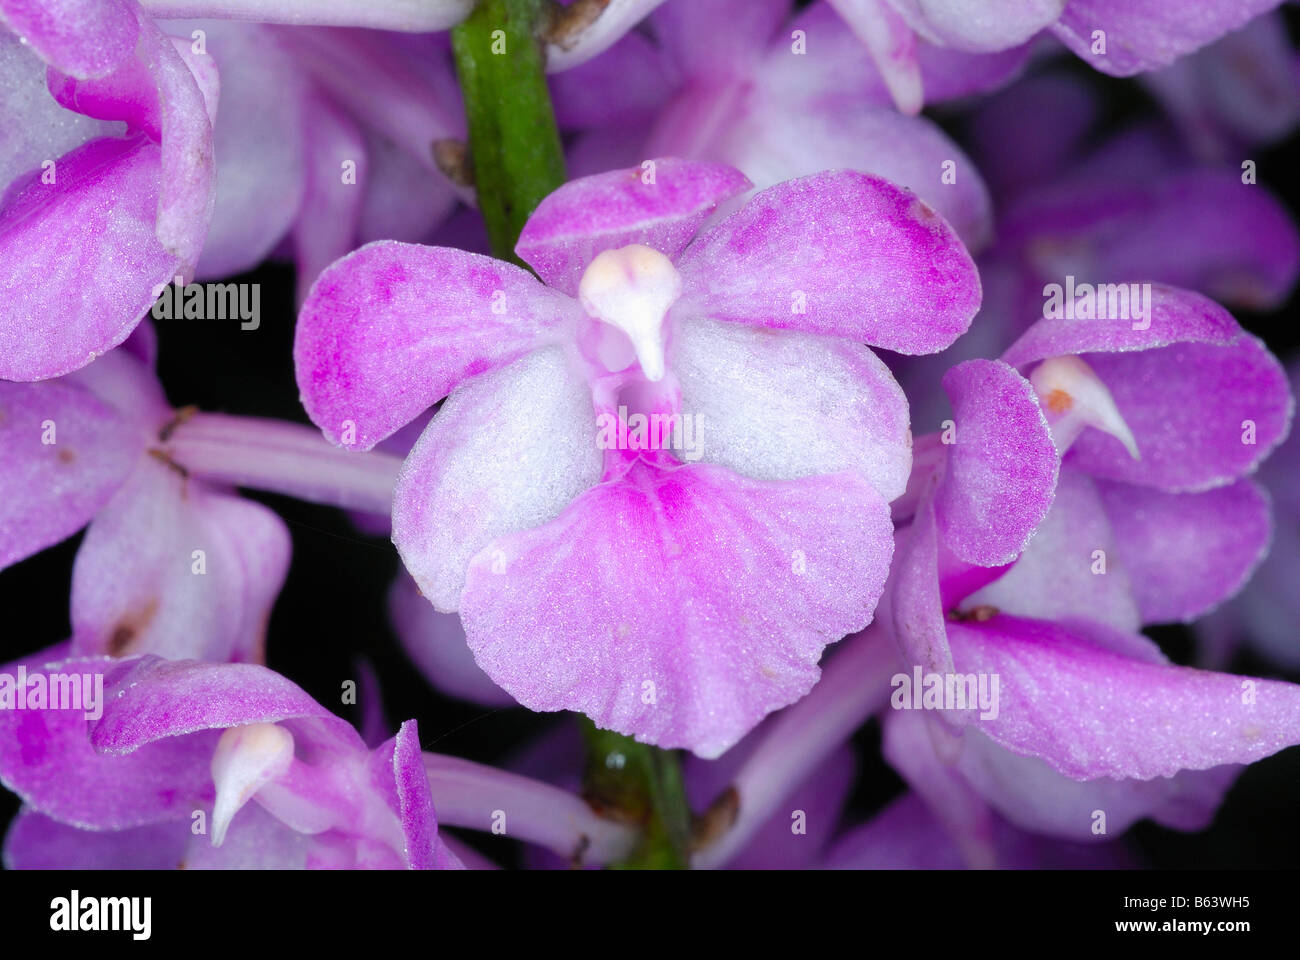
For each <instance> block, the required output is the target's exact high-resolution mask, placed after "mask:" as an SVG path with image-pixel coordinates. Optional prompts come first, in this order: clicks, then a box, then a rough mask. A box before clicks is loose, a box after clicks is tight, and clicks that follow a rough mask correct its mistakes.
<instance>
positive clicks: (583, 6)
mask: <svg viewBox="0 0 1300 960" xmlns="http://www.w3.org/2000/svg"><path fill="white" fill-rule="evenodd" d="M609 3H610V0H573V3H571V4H569V5H568V6H566V7H561V6H559V5H556V4H552V5H550V6H549V7H547V8H546V17H545V19H544V21H543V23H542V30H541V33H542V38H543V39H544V40H546V41H547V42H548V43H554V44H558V45H559V46H561V47H564V48H565V49H568V47H569V45H570V44H571V43H573V42H574V41H575V40H577V38H578V35H579V34H580V33H582V31H584V30H586V29H587V27H589V26H591V25H592V24H593V23H595V22H596V18H597V17H599V16H600V15H601V14H602V13H604V11H605V8H606V7H608V6H609Z"/></svg>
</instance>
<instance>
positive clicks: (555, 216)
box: [515, 157, 751, 296]
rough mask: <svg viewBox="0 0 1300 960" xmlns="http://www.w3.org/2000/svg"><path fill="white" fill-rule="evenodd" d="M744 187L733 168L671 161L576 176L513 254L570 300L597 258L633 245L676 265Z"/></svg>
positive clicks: (535, 218)
mask: <svg viewBox="0 0 1300 960" xmlns="http://www.w3.org/2000/svg"><path fill="white" fill-rule="evenodd" d="M750 186H751V184H750V182H749V180H747V179H746V178H745V176H744V175H743V174H742V173H741V172H740V171H739V170H734V169H732V168H731V167H728V166H723V165H722V164H716V163H695V162H691V161H687V160H679V159H677V158H675V157H661V158H658V159H656V160H648V161H646V164H645V165H643V166H642V167H634V168H632V169H631V170H611V171H609V172H608V173H599V174H596V175H595V176H590V177H582V178H580V179H578V180H573V181H570V182H569V183H566V184H565V185H564V186H562V187H560V188H559V189H558V190H556V191H555V192H554V193H552V194H551V195H550V196H548V197H546V199H544V200H543V201H542V202H541V203H539V204H538V205H537V209H536V210H534V211H533V215H532V216H531V217H529V218H528V222H527V223H526V224H524V229H523V232H522V233H520V234H519V243H518V244H517V245H516V246H515V252H516V253H517V254H519V256H520V257H522V258H523V259H524V260H526V261H527V262H528V264H529V265H530V266H531V267H532V268H533V269H534V270H536V271H537V275H538V276H539V277H541V278H542V280H543V281H544V282H545V283H546V284H547V286H550V287H554V288H555V289H557V290H561V291H563V292H564V293H567V294H569V295H570V296H576V295H577V292H578V281H579V280H580V279H581V278H582V273H583V271H584V270H585V269H586V268H587V266H588V264H590V263H591V261H592V260H594V259H595V257H596V254H598V253H601V252H602V251H605V250H615V249H618V248H619V247H626V246H628V245H630V244H634V243H639V244H642V245H643V246H647V247H651V248H652V249H655V250H658V251H659V252H660V253H662V254H664V255H665V256H666V257H668V258H669V259H670V260H675V259H676V258H677V256H678V255H679V254H680V253H681V252H682V250H684V249H685V248H686V245H687V244H688V243H690V241H691V238H692V237H694V236H695V232H696V231H697V230H698V229H699V228H700V224H702V223H703V222H704V219H705V217H707V216H708V215H709V214H710V213H711V212H713V210H714V208H715V207H717V205H718V204H719V203H721V202H722V201H723V200H726V199H727V198H729V197H733V196H736V195H737V194H740V193H744V192H745V191H746V190H748V189H749V188H750Z"/></svg>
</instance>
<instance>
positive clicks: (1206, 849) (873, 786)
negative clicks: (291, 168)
mask: <svg viewBox="0 0 1300 960" xmlns="http://www.w3.org/2000/svg"><path fill="white" fill-rule="evenodd" d="M1288 15H1289V16H1290V18H1291V19H1290V26H1291V28H1292V36H1293V40H1294V39H1295V38H1296V34H1297V31H1296V29H1295V28H1296V20H1297V17H1296V14H1295V12H1294V11H1289V12H1288ZM1057 65H1058V66H1059V65H1066V66H1067V68H1068V69H1073V70H1075V71H1076V72H1077V73H1078V74H1079V75H1080V76H1083V77H1085V78H1086V79H1087V81H1088V82H1089V83H1091V84H1093V85H1094V86H1095V88H1096V89H1097V90H1098V92H1099V93H1100V94H1101V95H1102V97H1103V98H1104V100H1105V102H1106V104H1107V105H1108V110H1109V113H1110V116H1109V119H1108V123H1109V124H1110V125H1111V126H1115V125H1118V124H1120V123H1122V122H1123V121H1125V120H1127V119H1132V118H1134V117H1138V116H1141V115H1143V114H1147V113H1154V112H1155V111H1156V107H1155V105H1154V103H1153V102H1152V101H1151V100H1149V99H1148V98H1147V97H1146V95H1145V94H1144V93H1143V92H1142V90H1141V88H1140V87H1139V85H1138V84H1137V83H1136V82H1135V81H1133V80H1115V79H1112V78H1108V77H1105V76H1103V75H1101V74H1098V73H1096V72H1094V71H1092V70H1090V69H1089V68H1087V67H1086V66H1084V65H1083V64H1082V63H1081V62H1079V61H1078V60H1075V59H1074V58H1071V57H1066V58H1062V59H1061V60H1060V61H1058V63H1057ZM938 119H940V121H941V122H943V123H944V125H945V126H946V127H947V128H948V129H949V132H950V133H952V134H953V135H954V136H955V137H956V138H957V139H958V140H959V141H961V140H962V129H961V126H960V122H958V123H956V124H955V125H953V124H949V123H947V122H946V120H945V119H944V118H943V117H942V116H939V117H938ZM1252 155H1253V156H1255V157H1256V159H1258V161H1259V163H1258V169H1259V171H1260V181H1261V183H1267V185H1268V186H1269V187H1270V188H1271V189H1273V190H1274V191H1275V192H1276V193H1277V194H1278V195H1279V196H1281V197H1282V198H1283V200H1284V202H1285V203H1286V204H1287V206H1288V207H1289V208H1290V209H1291V210H1292V211H1293V212H1295V211H1300V187H1298V186H1297V183H1296V180H1295V178H1294V176H1281V175H1279V174H1280V172H1286V173H1288V174H1289V173H1293V172H1294V171H1295V170H1296V169H1297V160H1300V139H1297V138H1295V137H1293V138H1292V139H1290V140H1288V141H1287V142H1285V143H1282V144H1280V145H1278V146H1276V147H1274V148H1272V149H1269V150H1263V151H1255V152H1254V153H1253V154H1252ZM1270 174H1272V176H1271V177H1270ZM234 279H237V280H239V281H243V282H252V283H260V284H261V285H262V291H261V295H262V322H261V326H260V328H259V329H258V330H256V331H241V330H240V329H239V326H238V321H193V320H191V321H185V320H173V321H159V322H158V323H157V326H158V334H159V343H160V350H159V366H160V375H161V378H162V382H163V384H164V386H165V388H166V391H167V395H168V397H169V399H170V400H171V401H172V403H173V405H174V406H177V407H180V406H184V405H187V404H196V405H198V406H199V407H201V408H202V409H204V410H209V411H222V412H228V413H236V414H250V415H257V416H268V417H278V418H282V419H286V420H294V421H299V422H302V423H306V422H308V421H307V419H306V416H305V414H304V413H303V411H302V408H301V406H300V405H299V403H298V390H297V386H296V384H295V382H294V376H293V363H292V346H293V325H294V304H293V283H294V275H293V269H292V267H291V266H287V265H283V264H266V265H264V266H262V267H261V268H259V269H258V270H256V271H254V272H252V273H249V274H246V275H243V276H241V277H238V278H234ZM1298 304H1300V298H1298V297H1297V296H1295V295H1293V296H1292V298H1291V300H1290V302H1288V303H1287V304H1286V306H1285V307H1284V308H1283V309H1282V310H1279V311H1277V312H1275V313H1272V314H1269V315H1255V314H1249V313H1242V312H1236V316H1237V317H1238V319H1239V320H1241V322H1242V323H1243V324H1244V325H1245V326H1246V327H1247V328H1249V329H1251V330H1252V331H1254V332H1255V333H1257V334H1259V335H1260V336H1261V337H1263V338H1264V340H1265V341H1266V342H1267V343H1268V344H1269V345H1270V347H1271V348H1272V349H1273V350H1274V352H1276V353H1277V354H1278V355H1279V356H1281V357H1282V358H1283V359H1284V360H1286V359H1288V358H1289V357H1291V356H1293V355H1294V354H1295V353H1296V351H1297V348H1298V347H1300V343H1298V339H1300V338H1298V337H1297V333H1296V329H1295V325H1294V320H1295V317H1296V310H1297V305H1298ZM69 319H70V322H75V318H69ZM1297 482H1300V478H1297ZM248 495H249V496H250V497H252V498H254V499H257V500H261V501H263V502H264V503H266V504H268V505H269V506H271V507H272V508H273V509H275V510H276V511H277V512H278V513H279V514H280V515H281V516H282V517H283V518H284V520H285V521H286V523H287V524H288V525H289V528H290V530H291V531H292V534H293V541H294V543H293V546H294V554H293V563H292V566H291V568H290V571H289V576H288V580H287V582H286V584H285V587H284V590H283V592H282V593H281V595H280V598H279V600H278V602H277V603H276V606H275V610H274V613H273V615H272V618H271V623H270V628H269V631H268V644H267V651H268V663H269V666H270V667H272V668H273V669H275V670H277V671H279V672H281V673H284V674H285V675H287V676H289V677H290V678H292V679H293V680H295V681H296V682H297V683H299V684H300V685H302V686H303V687H304V688H305V689H306V690H307V691H308V692H309V693H311V694H312V695H313V696H314V697H315V698H316V699H317V700H319V701H320V702H321V703H323V704H326V705H329V706H332V707H333V708H334V709H336V710H338V711H339V712H341V713H342V714H343V715H344V716H345V717H347V719H349V720H351V721H353V722H354V723H359V721H360V715H359V712H358V710H359V708H358V707H351V706H342V705H340V704H339V699H340V698H339V691H340V684H341V683H342V681H344V680H348V679H354V680H359V679H360V675H359V673H358V668H357V664H358V660H359V659H362V658H364V659H365V660H367V661H369V663H370V664H371V665H373V666H374V668H375V669H376V671H377V672H378V676H379V678H380V684H381V688H382V696H383V702H384V707H385V711H386V716H387V720H388V725H389V728H390V730H392V731H395V730H396V726H397V725H398V724H399V723H401V722H402V721H403V720H405V719H409V718H412V717H414V718H416V719H417V720H418V721H419V729H420V732H421V739H422V743H423V746H424V748H425V749H429V750H436V751H438V752H442V753H450V754H455V755H458V756H464V757H468V758H470V759H475V760H480V761H484V762H495V761H500V760H502V759H503V758H504V757H506V756H507V755H508V754H509V753H511V752H512V751H513V750H515V749H517V748H518V747H519V746H521V745H522V744H524V743H526V742H527V741H528V740H529V739H530V738H531V737H533V736H535V735H536V734H537V733H538V732H540V731H542V730H544V729H546V728H547V727H548V726H550V725H552V724H556V723H568V722H571V719H570V718H569V717H568V716H567V715H555V714H545V715H534V714H530V713H529V712H527V711H525V710H523V709H509V710H488V709H484V708H480V707H476V706H473V705H468V704H465V703H462V702H459V701H455V700H451V699H448V698H445V697H442V696H440V695H439V694H437V693H435V692H433V691H432V690H431V689H430V688H429V687H428V685H427V684H426V683H425V682H424V680H423V679H422V678H421V676H420V675H419V673H418V672H417V671H416V670H415V668H414V667H413V666H412V665H411V664H410V663H409V661H408V660H407V659H406V657H405V655H404V654H403V652H402V650H401V648H400V646H399V645H398V643H397V641H396V638H395V637H394V636H393V634H392V631H391V630H390V629H389V627H388V623H387V614H386V604H385V593H386V591H387V589H388V587H389V584H390V583H391V581H392V579H393V577H394V576H395V575H396V574H397V573H398V572H399V562H398V558H397V554H396V552H395V551H394V550H393V549H392V546H391V544H389V543H388V542H387V540H386V539H385V538H373V537H367V536H365V535H363V534H361V533H359V532H358V531H357V529H356V528H355V527H354V526H353V525H352V524H351V523H350V522H349V520H348V519H347V517H346V516H345V515H344V514H343V513H342V512H341V511H338V510H335V509H332V508H327V507H318V506H314V505H311V504H307V503H302V502H299V501H297V500H293V499H290V498H286V497H279V496H274V495H266V494H261V493H249V494H248ZM80 541H81V535H77V536H75V537H73V538H71V539H70V540H68V541H66V542H64V543H62V544H60V545H58V546H56V547H54V548H51V549H49V550H46V551H44V552H43V553H41V554H39V555H38V556H36V557H34V558H32V559H30V560H27V561H25V562H23V563H20V564H18V565H16V566H14V567H12V568H10V569H8V570H5V571H4V572H0V662H7V661H10V660H13V659H15V658H17V657H19V656H22V655H24V654H27V653H30V652H33V651H36V650H39V649H41V648H44V647H46V646H49V645H51V644H53V643H57V642H60V641H62V640H64V639H66V638H67V635H68V633H69V624H68V610H67V608H68V589H69V583H70V578H71V570H72V561H73V557H74V556H75V553H76V550H77V547H78V545H79V543H80ZM1297 587H1300V584H1298V585H1297ZM1148 632H1149V633H1151V635H1152V636H1154V637H1155V639H1157V640H1158V641H1159V642H1160V643H1161V645H1162V646H1163V647H1164V649H1165V651H1166V653H1168V654H1169V655H1170V656H1171V657H1172V658H1173V659H1174V660H1175V661H1176V662H1179V663H1188V662H1190V660H1191V649H1192V641H1191V637H1190V635H1189V633H1188V631H1186V630H1185V629H1183V628H1180V627H1172V628H1160V629H1157V630H1154V631H1148ZM1231 669H1232V670H1233V672H1237V673H1245V674H1253V675H1263V676H1279V674H1278V673H1277V672H1276V670H1275V668H1274V667H1272V666H1271V665H1270V664H1268V663H1264V662H1260V661H1258V660H1254V659H1251V658H1250V657H1249V656H1242V657H1240V658H1239V659H1238V660H1237V661H1235V662H1234V663H1232V665H1231ZM1281 676H1282V678H1284V679H1289V680H1291V681H1293V682H1300V675H1291V676H1286V675H1281ZM362 690H363V691H364V687H363V688H362ZM855 744H856V745H857V747H858V748H859V753H860V759H861V774H860V777H859V782H858V785H857V787H856V789H855V792H854V794H853V796H852V798H851V802H850V809H849V811H848V812H847V814H846V819H847V821H848V822H850V823H856V822H859V821H861V820H863V819H865V818H867V817H869V816H870V815H871V814H873V813H874V812H875V811H877V810H879V809H880V808H881V807H883V806H884V804H885V803H886V802H888V800H890V799H891V798H892V797H893V796H895V795H896V794H897V793H899V792H901V791H902V789H903V785H902V782H901V781H900V780H899V778H898V777H897V775H896V774H895V773H894V772H893V771H892V770H891V769H890V768H889V767H888V766H887V765H886V764H885V763H884V762H883V761H882V760H881V758H880V753H879V730H878V727H877V725H876V724H875V723H874V722H873V723H872V724H871V725H869V726H868V727H867V728H865V729H864V730H862V731H861V732H860V733H859V734H858V736H857V737H856V738H855ZM17 808H18V802H17V799H16V798H15V797H14V796H13V795H12V794H9V793H8V792H7V791H0V825H3V824H5V823H7V821H8V819H9V817H11V816H12V815H13V813H14V812H15V811H16V810H17ZM1297 814H1300V748H1296V747H1293V748H1291V749H1289V750H1286V751H1283V752H1282V753H1280V754H1277V755H1275V756H1273V757H1269V758H1267V759H1265V760H1262V761H1260V762H1258V763H1256V764H1254V765H1252V766H1251V767H1249V768H1248V769H1247V770H1246V772H1245V773H1244V774H1243V775H1242V776H1241V778H1240V779H1239V780H1238V782H1237V784H1236V785H1235V786H1234V788H1233V789H1232V791H1231V792H1230V793H1229V794H1228V796H1227V800H1226V802H1225V803H1224V804H1223V806H1222V808H1221V809H1220V811H1219V814H1218V816H1217V818H1216V820H1215V821H1214V823H1213V825H1212V826H1211V827H1210V828H1209V829H1207V830H1205V831H1203V832H1201V833H1197V834H1184V833H1179V832H1176V831H1170V830H1166V829H1163V828H1160V827H1157V826H1155V825H1153V824H1151V823H1149V822H1144V823H1141V824H1139V825H1138V826H1136V827H1135V828H1133V829H1132V830H1131V831H1130V832H1129V834H1128V835H1127V843H1128V844H1129V845H1130V847H1131V848H1132V849H1133V851H1134V852H1135V855H1136V857H1137V859H1138V861H1139V862H1142V863H1146V864H1148V865H1151V866H1159V867H1173V868H1182V867H1189V868H1191V867H1226V868H1233V867H1286V868H1292V867H1294V866H1295V865H1296V864H1297V862H1300V817H1298V816H1297ZM462 836H463V837H464V838H465V839H467V840H469V841H470V842H475V836H474V835H473V834H469V833H464V834H462ZM494 839H495V838H494ZM492 850H493V855H494V856H497V857H498V858H499V856H500V851H501V844H500V843H499V842H497V843H493V845H492Z"/></svg>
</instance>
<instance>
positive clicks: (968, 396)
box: [935, 360, 1058, 567]
mask: <svg viewBox="0 0 1300 960" xmlns="http://www.w3.org/2000/svg"><path fill="white" fill-rule="evenodd" d="M943 388H944V391H945V392H946V393H947V394H948V397H949V399H950V400H951V401H952V406H953V432H952V440H953V442H952V443H951V444H947V445H946V450H947V453H948V459H947V466H946V469H945V471H944V475H943V479H942V480H941V481H940V482H939V488H938V490H937V491H936V492H935V519H936V521H937V523H938V526H939V532H940V533H941V534H942V535H943V538H944V541H945V542H946V543H947V544H948V546H949V547H950V548H951V549H952V551H953V552H954V553H955V554H956V555H957V556H958V557H960V558H961V559H963V560H965V561H966V562H968V563H975V564H980V565H981V566H986V567H994V566H999V565H1001V564H1004V563H1009V562H1010V561H1011V560H1013V559H1015V557H1016V555H1017V554H1019V553H1020V551H1021V550H1023V549H1024V548H1025V545H1026V544H1027V543H1028V542H1029V538H1030V537H1031V536H1033V533H1034V530H1035V528H1036V527H1037V526H1038V524H1039V521H1041V520H1042V519H1043V517H1044V516H1045V515H1046V514H1047V510H1048V508H1049V507H1050V506H1051V504H1052V493H1053V490H1054V489H1055V488H1056V474H1057V469H1058V460H1057V455H1056V447H1055V446H1054V445H1053V443H1052V435H1051V433H1050V432H1049V431H1048V428H1047V420H1046V419H1045V418H1044V417H1043V412H1042V410H1041V409H1039V406H1038V399H1037V397H1036V396H1035V395H1034V390H1033V387H1032V386H1031V385H1030V384H1029V381H1027V380H1025V378H1024V377H1022V376H1020V375H1019V374H1018V373H1016V371H1015V370H1014V369H1012V368H1011V367H1010V366H1009V365H1007V364H1005V363H1003V362H1001V361H999V360H967V361H966V362H965V363H962V364H959V365H957V366H955V367H953V368H952V369H951V370H949V371H948V372H947V373H946V374H945V375H944V378H943Z"/></svg>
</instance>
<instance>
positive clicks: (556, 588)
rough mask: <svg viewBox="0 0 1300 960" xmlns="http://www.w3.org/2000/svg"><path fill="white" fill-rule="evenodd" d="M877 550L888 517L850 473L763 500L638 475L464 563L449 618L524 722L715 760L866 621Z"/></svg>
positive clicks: (683, 479) (743, 490) (722, 481)
mask: <svg viewBox="0 0 1300 960" xmlns="http://www.w3.org/2000/svg"><path fill="white" fill-rule="evenodd" d="M892 549H893V544H892V525H891V524H890V522H889V510H888V507H887V505H886V504H885V502H884V501H883V500H882V499H881V497H880V495H879V494H878V493H876V491H875V490H874V489H872V488H871V487H870V486H869V485H868V484H867V483H866V481H865V480H863V479H862V478H861V477H860V476H858V475H857V474H855V473H843V474H837V475H835V476H830V477H814V478H808V479H804V480H797V481H790V482H783V483H772V482H760V481H755V480H750V479H747V478H744V477H740V476H737V475H735V474H732V473H731V472H730V471H727V470H725V469H723V468H720V467H714V466H691V467H682V468H680V469H677V470H673V471H660V470H656V469H655V468H653V467H650V466H648V465H646V464H644V463H641V464H639V465H638V466H637V467H635V468H634V469H633V471H632V472H630V473H629V474H628V475H627V476H626V477H625V478H624V480H623V481H621V482H617V483H610V484H605V485H602V486H599V487H596V488H594V489H592V490H590V491H588V492H587V493H585V494H583V495H582V496H581V497H580V498H578V500H577V501H576V502H575V503H574V504H573V505H572V506H570V507H569V509H568V510H566V511H565V512H564V513H563V514H561V515H560V517H559V518H557V519H556V520H554V521H552V522H551V523H549V524H547V525H546V526H544V527H541V528H539V529H536V530H530V531H526V532H524V533H519V534H514V535H511V536H507V537H503V538H501V539H498V540H496V541H494V542H493V543H492V544H491V545H490V546H489V547H488V548H486V549H484V550H483V551H482V552H481V553H479V555H478V556H477V557H476V558H475V559H474V561H473V562H472V563H471V564H470V570H469V577H468V580H467V583H466V588H465V595H464V598H463V600H462V605H461V615H462V618H463V620H464V623H465V630H466V634H467V636H468V638H469V644H470V647H471V649H473V651H474V655H475V658H476V659H477V660H478V662H479V664H480V666H482V667H483V669H484V670H485V671H486V672H487V673H488V675H489V676H491V677H492V679H493V680H495V681H496V682H497V683H499V684H500V685H501V686H503V687H504V688H505V689H506V690H507V691H509V692H510V693H511V695H513V696H514V697H515V698H516V699H517V700H519V701H520V703H522V704H524V705H525V706H528V707H530V708H531V709H534V710H561V709H570V710H581V711H583V712H584V713H586V714H587V715H588V716H590V717H591V718H592V719H593V720H595V721H596V723H598V724H600V725H601V726H604V727H609V728H612V729H615V730H618V731H620V732H622V733H626V734H629V735H634V736H636V737H637V738H639V739H641V740H643V741H645V742H649V743H656V744H659V745H661V746H665V747H687V748H689V749H691V750H693V751H695V752H696V753H697V754H699V755H700V756H703V757H716V756H718V755H719V754H721V753H722V752H723V751H724V750H726V749H727V748H728V747H729V746H731V745H732V744H733V743H735V742H736V741H737V740H739V739H740V737H741V736H743V735H744V734H745V732H746V731H748V730H749V729H751V728H752V727H753V726H754V725H755V724H757V723H758V722H759V720H761V719H762V718H763V717H764V716H765V715H766V714H767V713H769V712H771V711H772V710H775V709H777V708H779V707H782V706H785V705H787V704H789V703H792V702H794V701H795V700H797V699H799V698H800V697H802V696H803V695H804V694H805V693H807V692H808V690H809V689H810V688H811V687H812V685H813V683H815V682H816V679H817V677H818V674H819V671H818V668H817V666H816V664H817V661H818V660H819V659H820V657H821V652H822V649H823V647H825V645H826V644H827V643H832V642H834V641H835V640H838V639H839V638H840V637H842V636H844V635H845V634H847V633H850V632H853V631H855V630H858V629H860V628H862V627H863V626H865V625H866V623H867V622H869V621H870V619H871V616H872V612H873V610H874V607H875V603H876V599H877V598H878V597H879V595H880V591H881V588H882V586H883V583H884V578H885V574H886V572H887V568H888V563H889V556H890V553H891V552H892Z"/></svg>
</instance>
